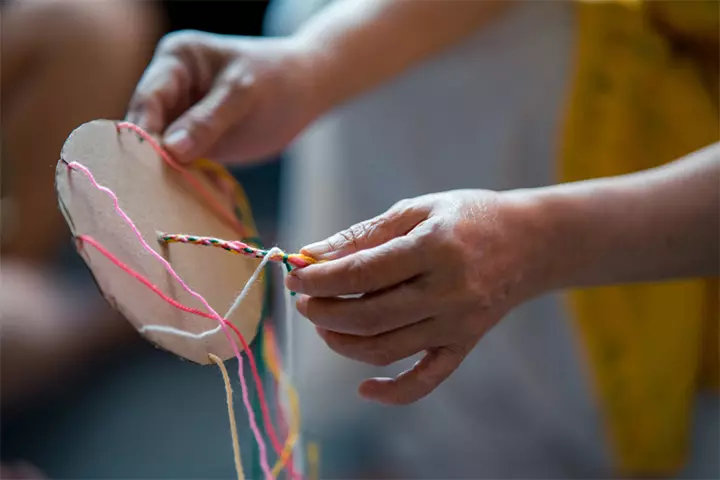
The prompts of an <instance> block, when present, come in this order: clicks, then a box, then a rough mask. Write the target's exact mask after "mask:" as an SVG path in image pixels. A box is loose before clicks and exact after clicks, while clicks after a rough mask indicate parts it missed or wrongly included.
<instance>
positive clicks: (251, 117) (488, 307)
mask: <svg viewBox="0 0 720 480" xmlns="http://www.w3.org/2000/svg"><path fill="white" fill-rule="evenodd" d="M510 5H511V3H510V2H491V1H485V2H463V1H459V2H455V1H445V2H437V1H427V2H425V1H412V2H399V1H396V0H345V1H340V2H337V3H335V4H334V5H333V6H331V7H329V8H326V9H325V10H324V11H322V12H321V13H320V14H318V15H316V16H315V17H314V18H313V19H311V20H310V21H309V22H308V23H307V24H305V25H304V26H303V27H302V28H301V29H300V31H299V32H297V33H296V34H294V35H292V36H290V37H286V38H271V39H268V38H261V39H258V38H245V37H225V36H217V35H210V34H205V33H201V32H180V33H177V34H173V35H170V36H168V37H166V38H165V39H164V40H163V41H162V42H161V43H160V45H159V47H158V49H157V51H156V54H155V57H154V59H153V61H152V63H151V65H150V66H149V68H148V69H147V71H146V73H145V75H144V76H143V79H142V80H141V82H140V84H139V85H138V87H137V89H136V91H135V94H134V96H133V99H132V101H131V104H130V109H129V113H128V120H130V121H132V122H134V123H136V124H138V125H140V126H141V127H143V128H145V129H147V130H149V131H151V132H152V133H156V134H158V135H160V136H161V138H163V141H164V144H165V147H166V148H167V149H168V150H170V152H171V153H173V155H174V156H175V157H176V158H177V159H178V161H180V162H189V161H192V160H194V159H195V158H197V157H201V156H209V157H212V158H215V159H217V160H221V161H225V162H249V161H254V160H261V159H263V158H268V157H269V156H272V155H273V154H275V153H277V152H279V151H281V150H282V149H283V148H285V147H286V146H287V145H288V144H289V143H290V142H291V141H292V140H293V139H294V138H295V137H296V136H297V135H298V134H299V133H300V132H301V131H302V130H303V129H304V128H305V127H306V126H307V125H308V124H309V123H311V122H312V121H313V120H315V119H316V118H317V117H318V116H320V115H322V114H323V113H325V112H327V111H328V110H330V109H332V108H334V107H336V106H338V105H340V104H342V103H343V102H346V101H348V100H349V99H352V98H354V97H356V96H357V95H359V94H361V93H362V92H364V91H367V90H369V89H371V88H373V87H374V86H377V85H379V84H381V83H383V82H386V81H388V80H390V79H391V78H393V77H394V76H396V75H398V74H399V73H401V72H403V71H405V70H407V69H408V68H410V67H412V66H414V65H416V64H418V63H419V62H421V61H422V60H424V59H426V58H428V57H430V56H432V55H434V54H435V53H437V52H440V51H442V50H443V49H445V48H448V47H449V46H451V45H453V44H455V43H458V42H460V41H461V40H462V39H463V38H465V37H467V36H468V35H470V34H472V33H473V32H475V31H477V30H478V29H479V28H482V27H483V26H484V25H486V24H488V23H489V22H491V21H492V20H493V19H494V18H495V17H496V15H499V14H501V13H502V12H503V10H505V9H506V8H510ZM417 32H423V34H422V35H418V34H417ZM378 51H382V52H383V55H377V54H376V52H378ZM717 169H718V160H717V146H715V147H713V148H712V149H709V150H707V151H705V152H701V153H699V154H697V155H696V156H693V157H691V158H688V159H686V160H682V161H681V162H678V163H677V164H675V165H672V166H669V167H665V168H661V169H657V170H653V171H650V172H645V173H641V174H638V175H630V176H626V177H621V178H617V179H606V180H597V181H592V182H584V183H580V184H574V185H565V186H557V187H551V188H547V189H538V190H532V191H513V192H490V191H483V190H466V191H456V192H445V193H439V194H434V195H428V196H424V197H419V198H416V199H412V200H406V201H403V202H400V203H399V204H397V205H395V206H394V207H393V208H391V209H390V210H389V211H388V212H386V213H385V214H383V215H381V216H379V217H377V218H375V219H372V220H369V221H367V222H363V223H361V224H359V225H356V226H354V227H351V228H350V229H348V230H347V231H345V232H341V233H339V234H337V235H335V236H333V237H331V238H330V239H328V240H326V241H324V242H320V243H319V244H316V245H312V246H309V247H307V248H306V249H305V253H307V254H309V255H314V256H318V257H320V258H325V259H328V260H331V261H330V262H326V263H321V264H318V265H313V266H311V267H308V268H305V269H301V270H297V271H296V273H295V274H294V275H291V276H289V278H288V287H289V288H291V289H292V290H294V291H297V292H299V293H301V294H302V295H300V296H299V298H298V302H297V306H298V309H299V310H300V312H301V313H302V314H304V315H305V316H306V317H308V318H309V319H310V320H311V321H312V322H314V323H315V324H316V325H317V327H318V332H319V334H320V335H321V336H322V337H323V338H324V339H325V341H326V342H327V343H328V345H329V346H330V347H331V348H333V349H334V350H335V351H337V352H338V353H340V354H341V355H345V356H347V357H350V358H354V359H357V360H360V361H364V362H368V363H371V364H375V365H387V364H390V363H392V362H394V361H397V360H400V359H402V358H405V357H408V356H411V355H413V354H415V353H418V352H422V351H425V352H426V356H425V357H424V358H423V359H422V360H421V361H420V362H419V363H418V364H417V365H416V366H415V367H414V368H413V369H411V370H410V371H408V372H404V373H402V374H401V375H399V376H398V377H397V378H395V379H370V380H368V381H366V382H364V383H363V384H362V385H361V386H360V393H361V394H362V395H364V396H366V397H367V398H370V399H373V400H377V401H380V402H385V403H391V404H407V403H410V402H413V401H416V400H418V399H420V398H422V397H423V396H425V395H427V394H428V393H430V392H431V391H432V390H434V389H435V388H436V387H437V386H438V385H439V384H440V383H441V382H442V381H443V380H444V379H445V378H447V377H448V375H450V374H451V373H452V372H453V371H454V370H455V369H456V368H457V367H458V365H460V363H461V362H462V360H463V359H464V358H465V356H466V355H467V353H468V352H469V351H470V350H471V349H472V348H473V347H474V346H475V345H476V344H477V342H478V341H479V340H480V338H481V337H482V336H483V335H484V333H485V332H486V331H487V330H488V329H489V328H490V327H492V326H493V325H494V324H496V323H497V322H498V321H499V320H500V319H501V318H502V317H503V316H504V315H505V314H507V313H508V311H510V310H511V309H512V308H514V307H515V306H517V305H518V304H519V303H522V302H524V301H526V300H527V299H529V298H532V297H534V296H536V295H539V294H541V293H544V292H547V291H550V290H554V289H558V288H565V287H571V286H577V285H601V284H608V283H615V282H628V281H641V280H655V279H659V278H671V277H673V278H674V277H682V276H688V275H703V274H715V273H717V269H716V266H717V263H718V262H717V251H716V248H715V247H716V245H717V240H718V239H717V232H718V228H717V226H718V225H717V222H718V215H717V211H716V210H717V208H716V207H717V205H718V202H717V185H718V184H717V173H718V172H717ZM679 199H680V200H682V201H679ZM628 213H631V215H628ZM350 294H354V295H359V298H350V299H348V298H337V297H339V296H341V295H350Z"/></svg>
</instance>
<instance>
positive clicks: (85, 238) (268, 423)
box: [76, 235, 296, 477]
mask: <svg viewBox="0 0 720 480" xmlns="http://www.w3.org/2000/svg"><path fill="white" fill-rule="evenodd" d="M76 238H77V239H78V240H81V241H82V242H84V243H88V244H90V245H92V246H93V247H95V248H96V249H97V250H98V251H99V252H100V253H102V254H103V255H104V256H105V257H106V258H107V259H108V260H110V261H111V262H112V263H114V264H115V265H116V266H117V267H118V268H120V269H121V270H122V271H124V272H125V273H127V274H128V275H130V276H132V277H133V278H135V279H137V280H138V281H139V282H140V283H142V284H143V285H145V286H146V287H148V288H149V289H150V290H152V291H153V292H154V293H155V294H156V295H157V296H159V297H160V298H161V299H163V300H164V301H166V302H167V303H169V304H170V305H172V306H173V307H175V308H177V309H179V310H182V311H183V312H187V313H190V314H192V315H198V316H200V317H204V318H209V319H211V320H215V317H213V316H212V315H210V314H209V313H205V312H203V311H201V310H198V309H196V308H192V307H188V306H187V305H183V304H182V303H180V302H178V301H177V300H175V299H173V298H171V297H168V296H167V295H166V294H165V293H164V292H163V291H162V290H160V288H158V287H157V286H156V285H155V284H153V283H152V282H151V281H150V280H148V279H147V278H145V277H143V276H142V275H140V274H139V273H138V272H136V271H135V270H133V269H132V268H130V267H129V266H128V265H126V264H125V263H123V262H122V261H121V260H120V259H118V258H117V257H116V256H115V255H113V254H112V253H110V252H109V251H108V250H107V249H106V248H105V247H103V246H102V244H100V243H99V242H98V241H97V240H95V239H94V238H92V237H90V236H89V235H79V236H78V237H76ZM222 322H223V323H224V324H225V325H227V326H228V327H230V328H231V329H232V331H233V332H235V335H236V336H237V337H238V340H239V341H240V344H241V345H242V346H243V348H244V349H245V352H247V356H248V361H249V362H250V370H251V371H252V375H253V379H254V380H255V383H256V384H257V387H258V400H260V410H261V411H262V415H263V420H264V421H265V428H266V429H267V430H268V435H269V436H270V440H271V442H272V443H273V448H274V449H275V451H276V453H277V454H278V455H280V454H281V453H282V446H281V445H280V442H279V441H278V439H277V436H276V433H275V429H274V428H273V426H272V419H271V418H270V411H269V409H268V404H267V400H266V398H265V390H264V389H263V386H262V381H261V380H260V373H259V372H258V369H257V364H256V363H255V356H254V355H253V353H252V351H251V350H250V346H249V345H248V344H247V341H246V340H245V337H244V336H243V334H242V333H241V332H240V330H238V328H237V327H236V326H235V325H233V324H232V323H230V322H229V321H227V320H226V319H224V318H223V319H222ZM287 468H288V470H289V473H290V475H291V476H293V477H294V476H295V475H296V474H295V472H294V471H293V468H292V464H288V465H287Z"/></svg>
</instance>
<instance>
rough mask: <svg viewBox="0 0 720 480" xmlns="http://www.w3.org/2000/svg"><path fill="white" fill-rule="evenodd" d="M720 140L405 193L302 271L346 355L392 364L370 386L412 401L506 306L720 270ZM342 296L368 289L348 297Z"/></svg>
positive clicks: (296, 279) (313, 314) (293, 285)
mask: <svg viewBox="0 0 720 480" xmlns="http://www.w3.org/2000/svg"><path fill="white" fill-rule="evenodd" d="M719 232H720V144H715V145H712V146H710V147H708V148H706V149H704V150H702V151H699V152H697V153H695V154H693V155H690V156H688V157H686V158H684V159H682V160H679V161H677V162H674V163H673V164H670V165H668V166H665V167H662V168H658V169H654V170H648V171H646V172H641V173H638V174H634V175H627V176H622V177H616V178H607V179H600V180H593V181H588V182H580V183H575V184H567V185H560V186H554V187H548V188H540V189H532V190H520V191H508V192H488V191H484V190H470V191H453V192H444V193H439V194H433V195H428V196H423V197H418V198H414V199H411V200H405V201H402V202H400V203H398V204H397V205H395V206H394V207H392V208H391V209H390V210H388V211H387V212H386V213H384V214H382V215H380V216H378V217H376V218H374V219H371V220H368V221H366V222H363V223H360V224H358V225H355V226H353V227H350V228H349V229H347V230H345V231H343V232H340V233H338V234H336V235H334V236H332V237H330V238H328V239H327V240H324V241H322V242H319V243H317V244H314V245H310V246H308V247H306V248H305V249H303V253H305V254H307V255H311V256H315V257H317V258H320V259H324V260H329V261H328V262H323V263H319V264H315V265H311V266H309V267H307V268H304V269H299V270H296V271H294V273H293V274H291V275H289V276H288V279H287V287H288V288H289V289H291V290H293V291H295V292H298V293H300V294H302V295H299V298H298V301H297V308H298V310H299V311H300V312H301V313H302V314H303V315H304V316H306V317H307V318H309V319H310V321H312V322H313V323H314V324H315V325H316V326H317V329H318V332H319V333H320V335H321V336H322V338H323V339H324V340H325V342H326V343H327V344H328V346H329V347H330V348H332V349H333V350H334V351H336V352H337V353H339V354H340V355H343V356H346V357H349V358H352V359H355V360H359V361H362V362H366V363H370V364H373V365H389V364H391V363H393V362H395V361H398V360H401V359H403V358H406V357H409V356H411V355H414V354H416V353H418V352H423V351H424V352H426V355H425V357H424V358H423V359H422V360H420V362H419V363H417V364H416V365H415V366H414V367H413V368H412V369H411V370H409V371H407V372H403V373H401V374H400V375H398V376H397V377H396V378H393V379H389V378H374V379H369V380H366V381H365V382H364V383H362V384H361V385H360V393H361V395H363V396H365V397H367V398H369V399H372V400H376V401H379V402H383V403H389V404H407V403H411V402H414V401H416V400H419V399H420V398H422V397H424V396H426V395H427V394H429V393H430V392H431V391H433V390H434V389H435V388H437V386H438V385H440V383H442V381H443V380H445V379H446V378H447V377H448V376H449V375H450V374H451V373H452V372H453V371H454V370H455V369H456V368H457V367H458V366H459V365H460V363H461V362H462V361H463V359H464V358H465V356H466V355H467V353H468V352H469V351H470V350H471V349H472V348H474V347H475V345H476V344H477V342H478V341H479V340H480V339H481V338H482V336H483V335H484V334H485V333H486V332H487V331H488V330H489V328H491V327H492V326H493V325H495V324H496V323H497V322H498V321H499V320H500V319H501V318H502V317H503V316H504V315H505V314H506V313H508V312H509V311H510V310H511V309H512V308H514V307H515V306H517V305H518V304H519V303H522V302H524V301H526V300H528V299H530V298H532V297H534V296H536V295H539V294H542V293H546V292H549V291H552V290H556V289H561V288H568V287H577V286H597V285H608V284H616V283H627V282H641V281H654V280H664V279H671V278H685V277H698V276H716V275H718V273H719V272H718V270H719V265H720V253H719V249H718V245H719V244H720V234H719ZM342 295H360V296H359V297H355V298H339V296H342Z"/></svg>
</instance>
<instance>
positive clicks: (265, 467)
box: [65, 124, 294, 478]
mask: <svg viewBox="0 0 720 480" xmlns="http://www.w3.org/2000/svg"><path fill="white" fill-rule="evenodd" d="M130 125H132V124H130ZM140 131H142V130H140ZM148 137H149V136H148ZM163 153H164V152H163ZM168 158H169V157H168ZM65 163H66V165H67V166H68V168H69V169H70V170H73V169H74V170H78V171H80V172H82V173H84V174H85V175H86V176H87V177H88V179H89V180H90V183H91V184H92V185H93V186H94V187H95V188H97V189H98V190H101V191H102V192H104V193H106V194H107V195H108V196H109V197H110V198H111V199H112V201H113V205H114V207H115V211H116V212H117V213H118V215H119V216H120V217H121V218H122V219H123V220H124V221H125V222H126V223H127V224H128V225H129V226H130V228H131V230H132V231H133V233H134V234H135V236H136V237H137V238H138V240H139V241H140V243H141V245H142V246H143V248H144V249H145V250H146V251H147V252H148V253H150V254H151V255H152V256H154V257H155V258H156V259H157V260H159V261H160V262H161V264H162V265H163V266H164V267H165V269H166V270H167V271H168V273H169V274H170V275H171V276H172V277H173V278H174V279H175V280H176V281H177V282H178V283H179V284H180V286H181V287H182V288H183V289H184V290H185V291H186V292H188V293H189V294H190V295H192V296H194V297H195V298H197V299H198V300H199V301H200V302H201V303H202V304H203V306H204V307H205V308H207V309H208V311H209V312H210V317H209V318H213V319H214V320H216V321H218V323H219V324H220V326H221V327H222V328H223V329H224V330H225V334H226V335H227V337H228V340H229V341H230V343H231V346H232V349H233V351H234V353H235V357H236V358H237V359H238V376H239V377H240V385H241V389H242V394H243V395H242V396H243V402H244V403H245V407H246V409H247V411H248V420H249V423H250V428H251V430H252V431H253V434H254V435H255V439H256V441H257V443H258V448H259V450H260V464H261V468H262V469H263V472H264V473H265V475H266V477H268V478H272V474H271V472H270V467H269V465H268V463H267V452H266V449H265V442H264V441H263V439H262V436H261V434H260V431H259V430H258V427H257V423H256V421H255V414H254V412H253V410H252V405H251V404H250V401H249V398H248V393H247V385H246V382H245V376H244V374H243V371H242V363H243V362H242V356H241V355H240V351H239V350H238V348H237V345H236V344H235V342H234V341H233V340H232V337H231V336H230V334H229V332H228V330H227V327H231V328H232V329H233V330H235V333H236V334H237V335H238V338H239V339H240V342H241V344H242V345H243V348H244V349H245V351H246V352H247V355H248V360H249V361H250V366H251V370H252V372H253V376H254V377H255V378H254V379H255V382H256V383H257V387H258V397H259V400H260V406H261V410H262V412H263V417H265V418H264V420H265V424H266V428H267V430H268V435H269V436H270V439H271V442H272V443H273V447H274V448H275V450H276V452H277V453H278V455H280V454H281V452H282V448H281V447H280V444H279V443H280V442H278V441H277V437H276V435H275V431H274V428H273V426H272V422H271V421H270V420H269V417H270V415H269V411H268V406H267V402H266V401H265V396H264V392H263V389H262V382H261V381H260V376H259V374H258V371H257V365H256V364H255V359H254V356H253V354H252V351H251V350H250V348H249V346H248V345H247V342H246V341H245V339H244V337H243V336H242V334H241V333H240V331H239V330H237V328H236V327H235V326H234V325H233V324H232V323H230V322H227V321H225V319H223V318H222V317H220V315H219V314H218V313H217V312H216V311H215V310H214V309H213V308H212V307H211V306H210V304H209V303H208V302H207V300H205V298H204V297H203V296H202V295H200V294H198V293H197V292H195V291H194V290H192V289H191V288H190V287H189V286H188V285H187V284H186V283H185V282H184V281H183V280H182V278H180V276H179V275H178V274H177V273H176V272H175V270H174V269H173V268H172V266H171V265H170V264H169V263H168V262H167V260H165V259H164V258H163V257H162V256H161V255H159V254H158V253H157V252H156V251H155V250H153V249H152V248H151V247H150V245H148V244H147V242H146V241H145V239H144V238H143V236H142V233H141V232H140V231H139V230H138V228H137V227H136V226H135V224H134V223H133V221H132V219H130V217H129V216H128V215H127V214H126V213H125V212H124V211H123V210H122V208H121V207H120V203H119V200H118V198H117V196H116V195H115V193H114V192H113V191H112V190H110V189H109V188H107V187H105V186H102V185H100V184H99V183H97V181H96V180H95V178H94V176H93V175H92V173H91V172H90V170H88V169H87V167H85V166H84V165H81V164H79V163H78V162H70V163H68V162H65ZM178 168H179V167H178ZM87 238H88V237H85V238H84V240H87ZM91 244H92V245H93V246H95V247H98V246H99V244H98V243H97V242H92V243H91ZM98 250H99V251H101V252H102V250H104V249H102V250H100V249H98ZM103 253H105V256H106V257H108V258H110V257H113V258H114V256H112V254H110V252H108V251H107V250H104V252H103ZM113 263H115V264H116V265H117V266H118V267H120V268H122V267H121V265H123V266H124V267H125V268H123V270H125V271H126V272H127V273H130V274H131V275H132V276H133V277H135V278H136V279H138V280H140V279H141V278H142V277H141V276H140V274H138V273H136V272H133V271H132V270H131V269H129V267H127V265H124V264H122V262H120V261H119V260H118V261H117V262H113ZM143 283H144V284H145V285H146V286H149V285H152V284H151V283H150V282H149V281H147V279H145V281H143ZM152 290H153V291H154V292H155V293H160V294H161V298H163V299H168V298H169V297H167V296H165V295H164V294H162V292H161V291H160V289H158V288H157V287H155V288H152ZM169 303H170V304H171V305H173V306H177V305H180V304H179V303H178V302H175V301H173V302H169ZM183 307H184V308H183V310H185V311H186V312H188V313H190V309H189V307H185V306H183ZM200 313H203V312H200ZM202 316H205V317H206V318H207V316H208V314H203V315H202ZM291 468H292V467H290V469H291ZM290 474H291V475H293V474H294V472H292V471H290Z"/></svg>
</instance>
